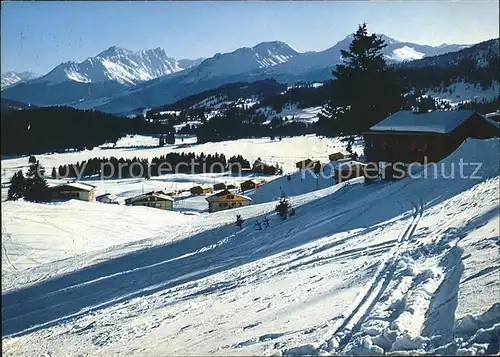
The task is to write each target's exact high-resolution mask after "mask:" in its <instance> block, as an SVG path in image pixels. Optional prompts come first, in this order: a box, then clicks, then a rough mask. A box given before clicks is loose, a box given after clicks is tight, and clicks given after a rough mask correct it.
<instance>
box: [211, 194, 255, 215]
mask: <svg viewBox="0 0 500 357" xmlns="http://www.w3.org/2000/svg"><path fill="white" fill-rule="evenodd" d="M206 200H207V201H208V212H210V213H211V212H217V211H222V210H225V209H230V208H236V207H242V206H248V205H249V204H250V203H251V201H252V199H251V198H250V197H247V196H243V195H239V194H236V193H233V192H231V191H228V190H224V191H221V192H218V193H216V194H214V195H212V196H209V197H207V198H206Z"/></svg>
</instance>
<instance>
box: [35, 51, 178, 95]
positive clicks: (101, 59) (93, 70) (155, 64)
mask: <svg viewBox="0 0 500 357" xmlns="http://www.w3.org/2000/svg"><path fill="white" fill-rule="evenodd" d="M181 70H182V68H181V67H180V66H179V64H178V62H177V61H176V60H175V59H174V58H172V57H168V56H167V54H166V53H165V51H164V50H163V49H161V48H159V47H158V48H155V49H152V50H147V51H138V52H132V51H130V50H127V49H124V48H120V47H116V46H113V47H110V48H108V49H107V50H105V51H103V52H101V53H99V54H98V55H97V56H95V57H90V58H87V59H86V60H85V61H83V62H81V63H77V62H66V63H62V64H60V65H59V66H57V67H56V68H54V69H53V70H52V71H50V72H49V73H47V74H46V75H45V76H43V77H41V78H39V79H38V81H40V82H49V83H60V82H64V81H68V80H70V81H75V82H81V83H100V82H106V81H116V82H118V83H121V84H129V85H130V84H135V83H138V82H143V81H148V80H151V79H154V78H157V77H161V76H165V75H167V74H170V73H175V72H178V71H181Z"/></svg>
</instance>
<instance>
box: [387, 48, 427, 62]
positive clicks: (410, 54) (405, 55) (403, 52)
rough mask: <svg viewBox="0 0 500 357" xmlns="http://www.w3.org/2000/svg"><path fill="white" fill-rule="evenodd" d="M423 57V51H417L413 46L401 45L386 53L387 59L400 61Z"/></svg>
mask: <svg viewBox="0 0 500 357" xmlns="http://www.w3.org/2000/svg"><path fill="white" fill-rule="evenodd" d="M424 57H425V53H422V52H418V51H416V50H415V48H413V47H409V46H403V47H400V48H397V49H395V50H393V51H392V53H391V54H388V55H386V58H387V59H389V60H393V61H397V62H402V61H412V60H417V59H422V58H424Z"/></svg>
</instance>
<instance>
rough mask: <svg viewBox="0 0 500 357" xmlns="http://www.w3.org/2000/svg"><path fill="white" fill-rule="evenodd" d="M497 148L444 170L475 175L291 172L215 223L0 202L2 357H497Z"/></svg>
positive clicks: (472, 151)
mask: <svg viewBox="0 0 500 357" xmlns="http://www.w3.org/2000/svg"><path fill="white" fill-rule="evenodd" d="M498 148H499V141H498V140H497V139H494V140H488V141H479V140H469V141H467V142H466V143H465V144H463V145H462V146H461V147H460V148H459V149H458V150H457V152H456V153H455V154H453V155H452V156H451V157H449V158H447V159H445V160H443V161H444V162H448V163H449V162H452V161H453V162H454V161H457V160H458V159H459V158H465V159H467V160H469V161H470V162H474V161H475V162H477V161H479V160H480V161H481V162H482V163H483V166H482V169H481V172H480V173H481V174H482V177H483V178H482V179H481V180H476V181H474V180H470V179H460V178H457V179H453V180H449V179H448V180H447V179H428V180H426V179H409V178H407V179H404V180H401V181H396V182H378V183H374V184H370V185H365V184H363V182H362V180H353V181H348V182H346V183H342V184H340V185H335V186H329V185H322V186H321V187H322V189H320V190H318V191H314V192H310V191H311V190H314V189H315V187H316V185H317V184H318V183H317V182H315V181H313V179H312V177H311V178H308V177H309V176H308V175H306V177H305V178H304V179H303V180H299V179H298V176H296V175H293V176H292V180H291V181H290V182H287V180H286V177H281V178H275V180H276V181H271V182H269V183H267V184H264V185H263V186H262V187H261V188H259V189H257V190H255V191H254V192H250V193H249V194H250V195H252V197H255V203H254V204H253V205H251V206H248V207H242V208H239V209H235V210H232V211H223V212H218V213H213V214H208V213H203V212H199V214H197V215H184V214H182V213H180V212H162V211H160V210H154V209H148V208H141V207H124V206H119V205H116V206H115V205H104V204H98V203H83V202H75V201H71V202H68V203H64V204H55V205H39V204H32V203H27V202H22V201H20V202H3V203H2V208H3V209H4V210H5V211H7V214H6V215H5V216H4V217H5V225H4V220H2V239H3V243H4V247H3V250H2V254H3V255H4V263H3V264H2V273H3V274H2V275H3V277H2V280H3V282H4V285H5V286H6V288H4V290H3V291H2V298H3V306H2V327H3V329H2V330H3V336H2V342H3V354H4V355H7V356H18V355H32V354H40V353H44V354H46V355H64V356H73V355H75V356H76V355H186V354H191V355H207V354H215V355H228V354H239V355H241V354H245V355H255V354H260V355H263V354H273V355H276V354H281V355H304V354H307V355H330V354H344V355H345V354H348V355H350V354H353V355H359V354H361V355H364V354H390V353H395V354H404V353H412V354H416V353H418V354H445V355H450V354H452V355H453V354H482V353H483V354H484V353H488V354H495V353H498V352H499V351H498V341H497V340H495V336H498V335H500V334H499V332H500V304H499V303H498V300H495V299H494V296H495V294H497V295H498V294H500V280H499V279H498V278H499V273H500V271H499V269H500V268H499V265H498V258H499V255H498V246H499V245H500V238H499V232H498V225H499V224H500V219H499V212H498V203H499V202H498V194H499V188H498V186H499V176H498V172H499V164H498V160H497V157H495V155H494V153H497V152H498ZM488 153H491V155H489V154H488ZM12 164H16V165H17V162H16V161H15V160H14V161H12ZM469 170H472V168H470V169H469ZM126 181H127V180H125V181H124V182H111V183H109V185H110V187H114V186H113V185H117V187H119V188H121V189H123V188H124V187H128V186H126V185H129V184H130V183H127V182H126ZM134 184H136V183H134ZM323 184H326V182H325V183H323ZM286 185H288V186H286ZM292 186H293V187H292ZM282 187H286V190H287V191H289V192H293V193H294V196H292V197H290V202H291V203H292V204H293V206H294V207H295V208H296V215H295V216H293V217H290V218H289V219H287V220H285V221H281V220H280V219H279V218H278V217H277V216H276V215H275V214H274V212H273V210H274V207H275V204H276V203H275V198H276V197H278V196H279V194H280V191H281V189H282ZM132 191H133V190H132ZM266 197H267V199H266ZM200 199H203V197H201V198H200ZM186 200H187V201H188V202H189V201H190V200H197V198H187V199H186ZM237 213H238V214H242V215H243V218H244V219H245V223H244V225H243V228H242V229H241V230H239V229H238V228H237V227H235V225H234V216H235V215H236V214H237ZM75 215H79V216H81V217H78V219H77V218H75ZM266 216H267V217H268V218H269V220H270V225H269V227H268V228H264V229H263V230H262V231H257V230H255V229H254V228H253V224H254V222H255V220H257V219H258V220H262V218H264V217H266ZM4 217H3V218H4ZM20 222H23V224H20ZM44 231H47V234H51V235H52V236H54V238H53V240H54V242H51V240H49V239H47V238H44V237H43V236H42V234H43V233H44ZM36 238H38V241H39V242H36V240H34V239H36ZM64 239H67V240H66V243H63V242H65V241H64ZM37 244H38V245H37ZM40 244H44V245H42V246H40ZM41 249H45V250H46V252H47V253H46V254H45V253H44V254H45V255H41V253H40V250H41ZM59 249H63V250H62V251H59ZM75 252H76V253H77V254H75ZM23 254H24V255H23ZM27 259H35V261H39V263H36V262H35V261H33V262H28V260H27ZM4 279H5V280H4ZM486 291H487V292H488V294H486V293H485V292H486ZM491 296H493V298H492V297H491ZM495 341H497V342H495Z"/></svg>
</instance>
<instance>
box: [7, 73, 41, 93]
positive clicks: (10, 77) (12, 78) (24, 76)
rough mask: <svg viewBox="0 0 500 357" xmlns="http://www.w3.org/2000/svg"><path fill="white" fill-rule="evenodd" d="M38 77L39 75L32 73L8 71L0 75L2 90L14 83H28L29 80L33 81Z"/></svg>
mask: <svg viewBox="0 0 500 357" xmlns="http://www.w3.org/2000/svg"><path fill="white" fill-rule="evenodd" d="M38 77H40V75H39V74H37V73H34V72H29V71H27V72H14V71H9V72H5V73H2V89H5V88H7V87H10V86H12V85H14V84H16V83H19V82H24V81H29V80H30V79H35V78H38Z"/></svg>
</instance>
